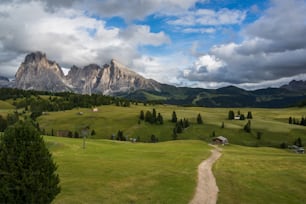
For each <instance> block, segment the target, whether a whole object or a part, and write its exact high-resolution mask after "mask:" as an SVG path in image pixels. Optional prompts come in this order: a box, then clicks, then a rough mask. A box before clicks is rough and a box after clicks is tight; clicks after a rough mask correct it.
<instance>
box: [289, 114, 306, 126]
mask: <svg viewBox="0 0 306 204" xmlns="http://www.w3.org/2000/svg"><path fill="white" fill-rule="evenodd" d="M288 122H289V124H294V125H302V126H306V117H304V116H303V117H301V120H298V119H296V118H293V117H291V116H290V117H289V120H288Z"/></svg>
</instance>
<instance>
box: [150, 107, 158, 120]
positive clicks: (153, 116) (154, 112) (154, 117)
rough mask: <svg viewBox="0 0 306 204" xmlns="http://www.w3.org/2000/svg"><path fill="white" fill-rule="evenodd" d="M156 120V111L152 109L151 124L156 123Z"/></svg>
mask: <svg viewBox="0 0 306 204" xmlns="http://www.w3.org/2000/svg"><path fill="white" fill-rule="evenodd" d="M156 118H157V116H156V110H155V108H153V110H152V118H151V123H155V122H156Z"/></svg>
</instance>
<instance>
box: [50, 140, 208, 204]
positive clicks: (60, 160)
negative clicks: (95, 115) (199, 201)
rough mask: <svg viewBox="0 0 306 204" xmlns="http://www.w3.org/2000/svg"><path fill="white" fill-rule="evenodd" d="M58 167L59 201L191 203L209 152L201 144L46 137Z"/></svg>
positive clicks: (204, 144) (56, 201) (57, 201)
mask: <svg viewBox="0 0 306 204" xmlns="http://www.w3.org/2000/svg"><path fill="white" fill-rule="evenodd" d="M45 140H46V141H47V145H48V147H49V148H50V150H51V151H52V153H53V156H54V159H55V161H56V162H57V164H58V166H59V169H58V173H59V175H60V179H61V186H62V192H61V193H60V194H59V196H58V197H57V198H56V200H55V202H54V203H188V201H189V200H190V199H191V198H192V196H193V193H194V189H195V187H196V178H197V171H196V170H197V166H198V164H199V163H200V162H201V161H202V160H203V159H205V158H207V157H208V156H209V154H210V152H209V149H210V147H209V146H208V145H207V144H206V143H203V142H201V141H192V140H190V141H174V142H165V143H157V144H144V143H129V142H116V141H108V140H88V141H87V144H86V149H85V150H83V149H82V139H68V138H58V137H45Z"/></svg>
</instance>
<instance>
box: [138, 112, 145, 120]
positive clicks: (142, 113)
mask: <svg viewBox="0 0 306 204" xmlns="http://www.w3.org/2000/svg"><path fill="white" fill-rule="evenodd" d="M139 119H140V120H144V119H145V116H144V112H143V110H141V111H140V116H139Z"/></svg>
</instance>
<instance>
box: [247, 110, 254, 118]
mask: <svg viewBox="0 0 306 204" xmlns="http://www.w3.org/2000/svg"><path fill="white" fill-rule="evenodd" d="M247 119H253V115H252V112H251V111H249V112H248V115H247Z"/></svg>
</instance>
